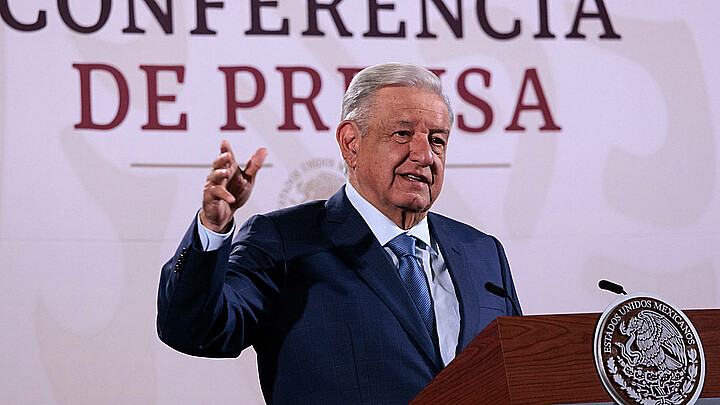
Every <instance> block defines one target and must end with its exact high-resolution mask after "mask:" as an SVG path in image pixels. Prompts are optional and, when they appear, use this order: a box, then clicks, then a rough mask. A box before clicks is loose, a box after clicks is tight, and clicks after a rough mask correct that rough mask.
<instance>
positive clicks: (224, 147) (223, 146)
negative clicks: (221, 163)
mask: <svg viewBox="0 0 720 405" xmlns="http://www.w3.org/2000/svg"><path fill="white" fill-rule="evenodd" d="M225 152H227V153H229V154H230V156H232V158H233V159H235V153H234V152H233V150H232V148H231V147H230V142H228V141H227V140H225V139H223V141H222V142H220V153H221V154H222V153H225Z"/></svg>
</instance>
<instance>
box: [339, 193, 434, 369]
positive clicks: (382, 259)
mask: <svg viewBox="0 0 720 405" xmlns="http://www.w3.org/2000/svg"><path fill="white" fill-rule="evenodd" d="M326 208H327V217H328V222H330V223H331V226H330V228H329V229H330V234H329V235H328V236H329V238H330V239H331V240H332V241H333V243H334V245H335V248H336V249H337V252H338V255H339V256H340V257H341V258H342V259H343V261H345V263H346V265H347V266H348V267H349V268H351V269H352V270H354V271H355V272H356V273H357V274H358V276H359V277H360V278H361V279H362V280H363V281H364V282H365V283H366V284H367V285H368V287H370V289H371V290H372V291H373V292H374V293H375V295H377V296H378V298H380V300H381V301H382V302H383V303H384V304H385V305H386V306H387V307H388V308H389V309H390V311H391V312H392V313H393V315H395V318H397V320H398V322H399V323H400V324H401V326H402V327H403V329H404V330H405V331H406V332H407V334H408V335H409V336H410V338H411V339H412V340H413V341H414V342H415V343H416V345H417V346H419V347H420V348H421V349H422V350H421V351H422V352H423V353H424V354H425V355H426V356H427V357H428V358H429V360H430V361H431V362H432V363H433V364H435V365H436V367H438V371H439V370H440V368H441V366H440V365H439V363H438V361H439V358H438V355H437V352H436V350H435V346H434V345H433V343H432V340H430V335H429V334H428V332H427V329H426V328H425V324H424V323H423V321H422V318H421V317H420V313H419V312H418V310H417V308H416V307H415V304H414V303H413V301H412V298H410V294H408V292H407V290H406V289H405V286H404V285H403V283H402V280H401V279H400V277H399V276H398V274H397V270H396V268H395V266H394V265H393V263H392V261H391V260H390V258H389V257H388V256H387V254H386V253H385V250H384V249H383V247H382V246H380V243H379V242H378V240H377V238H375V236H374V235H373V234H372V232H371V231H370V228H369V227H368V226H367V224H366V223H365V220H363V218H362V217H361V216H360V214H359V213H358V212H357V211H356V210H355V208H353V207H352V204H350V201H349V200H348V199H347V197H346V196H345V191H344V188H343V189H341V190H340V191H339V192H337V193H336V194H335V195H333V196H332V197H331V198H330V199H329V200H328V201H327V203H326Z"/></svg>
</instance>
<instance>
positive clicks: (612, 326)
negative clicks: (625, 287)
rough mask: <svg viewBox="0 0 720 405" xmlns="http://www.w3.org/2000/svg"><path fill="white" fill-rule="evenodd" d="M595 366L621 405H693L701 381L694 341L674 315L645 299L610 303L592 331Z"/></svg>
mask: <svg viewBox="0 0 720 405" xmlns="http://www.w3.org/2000/svg"><path fill="white" fill-rule="evenodd" d="M594 345H595V347H594V349H595V350H594V354H595V365H596V367H597V370H598V373H599V374H600V379H601V380H602V382H603V385H605V388H606V389H607V391H608V392H609V393H610V395H611V396H612V397H613V399H615V400H616V401H617V402H619V403H621V404H627V405H630V404H641V405H681V404H692V403H695V401H696V400H697V398H698V397H699V396H700V391H701V390H702V385H703V382H704V379H705V357H704V353H703V348H702V343H701V342H700V336H699V335H698V333H697V332H696V331H695V328H694V327H693V325H692V323H690V320H688V318H687V317H686V316H685V314H683V313H682V312H681V311H680V310H679V309H677V308H675V307H674V306H673V305H671V304H669V303H667V302H665V301H663V300H662V299H660V298H658V297H656V296H653V295H650V294H633V295H630V296H628V297H627V298H625V297H623V298H621V299H619V300H617V301H615V302H614V303H612V304H611V305H610V306H609V307H608V308H607V309H606V310H605V312H603V314H602V316H601V317H600V321H599V322H598V325H597V328H596V329H595V340H594Z"/></svg>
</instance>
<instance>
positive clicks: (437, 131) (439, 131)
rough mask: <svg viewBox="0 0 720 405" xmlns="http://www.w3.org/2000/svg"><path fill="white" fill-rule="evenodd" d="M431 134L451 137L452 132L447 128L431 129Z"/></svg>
mask: <svg viewBox="0 0 720 405" xmlns="http://www.w3.org/2000/svg"><path fill="white" fill-rule="evenodd" d="M429 133H431V134H443V135H450V130H449V129H447V128H444V129H443V128H431V129H430V131H429Z"/></svg>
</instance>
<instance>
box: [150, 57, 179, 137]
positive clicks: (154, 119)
mask: <svg viewBox="0 0 720 405" xmlns="http://www.w3.org/2000/svg"><path fill="white" fill-rule="evenodd" d="M140 69H142V70H144V71H145V74H146V75H147V91H148V122H147V124H145V125H143V126H142V129H152V130H173V131H186V130H187V114H186V113H181V114H180V119H179V121H178V123H177V124H175V125H164V124H161V123H160V121H159V119H158V104H159V103H160V102H161V101H164V102H168V103H172V102H175V95H173V94H164V95H160V94H158V88H157V75H158V72H162V71H166V72H175V75H176V76H177V81H178V83H182V82H183V80H184V77H185V66H182V65H140Z"/></svg>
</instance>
